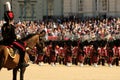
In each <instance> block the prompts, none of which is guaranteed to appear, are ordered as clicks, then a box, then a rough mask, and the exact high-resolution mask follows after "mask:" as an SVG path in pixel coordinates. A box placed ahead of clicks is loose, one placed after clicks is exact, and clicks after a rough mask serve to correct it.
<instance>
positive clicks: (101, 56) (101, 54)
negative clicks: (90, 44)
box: [98, 46, 107, 66]
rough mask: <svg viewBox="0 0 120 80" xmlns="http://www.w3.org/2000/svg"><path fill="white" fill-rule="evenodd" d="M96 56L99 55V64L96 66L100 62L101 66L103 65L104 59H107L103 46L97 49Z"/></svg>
mask: <svg viewBox="0 0 120 80" xmlns="http://www.w3.org/2000/svg"><path fill="white" fill-rule="evenodd" d="M98 55H99V62H98V65H100V63H101V62H102V65H103V66H104V65H105V61H106V57H107V50H106V47H105V46H100V47H98Z"/></svg>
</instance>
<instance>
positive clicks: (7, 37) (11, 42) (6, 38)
mask: <svg viewBox="0 0 120 80" xmlns="http://www.w3.org/2000/svg"><path fill="white" fill-rule="evenodd" d="M5 5H6V10H7V11H5V12H4V20H5V21H6V23H4V24H3V26H2V37H3V44H4V45H6V46H10V47H12V48H14V49H18V50H19V53H20V65H21V66H22V67H27V66H29V64H26V63H25V60H24V56H25V46H24V45H23V44H22V43H23V42H21V41H20V40H17V37H16V34H15V28H16V27H15V25H14V20H13V19H14V13H13V11H11V5H10V2H6V3H5Z"/></svg>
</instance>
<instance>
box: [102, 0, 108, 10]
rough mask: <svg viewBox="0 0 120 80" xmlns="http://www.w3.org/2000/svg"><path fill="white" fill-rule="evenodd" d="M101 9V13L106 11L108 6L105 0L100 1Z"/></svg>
mask: <svg viewBox="0 0 120 80" xmlns="http://www.w3.org/2000/svg"><path fill="white" fill-rule="evenodd" d="M101 4H102V5H101V7H102V10H103V11H107V6H108V4H107V0H102V1H101Z"/></svg>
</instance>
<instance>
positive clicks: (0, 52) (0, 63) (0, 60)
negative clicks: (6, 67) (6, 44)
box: [0, 47, 5, 70]
mask: <svg viewBox="0 0 120 80" xmlns="http://www.w3.org/2000/svg"><path fill="white" fill-rule="evenodd" d="M4 60H5V56H4V48H1V47H0V70H1V69H2V67H3V64H4Z"/></svg>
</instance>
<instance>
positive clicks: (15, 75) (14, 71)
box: [13, 68, 18, 80]
mask: <svg viewBox="0 0 120 80" xmlns="http://www.w3.org/2000/svg"><path fill="white" fill-rule="evenodd" d="M17 70H18V68H14V69H13V80H17Z"/></svg>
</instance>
